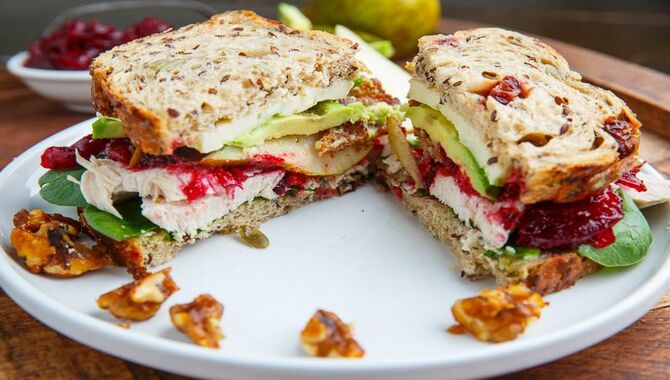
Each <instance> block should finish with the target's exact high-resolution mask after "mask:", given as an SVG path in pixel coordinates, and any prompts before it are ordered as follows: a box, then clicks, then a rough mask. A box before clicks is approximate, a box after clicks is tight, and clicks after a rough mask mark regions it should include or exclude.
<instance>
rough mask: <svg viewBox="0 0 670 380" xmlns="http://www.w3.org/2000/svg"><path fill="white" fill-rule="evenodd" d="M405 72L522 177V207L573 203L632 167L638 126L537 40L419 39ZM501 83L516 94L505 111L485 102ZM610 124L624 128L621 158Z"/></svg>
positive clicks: (468, 34)
mask: <svg viewBox="0 0 670 380" xmlns="http://www.w3.org/2000/svg"><path fill="white" fill-rule="evenodd" d="M407 67H408V69H410V70H411V71H413V72H414V73H415V78H418V79H419V80H421V81H422V82H423V83H424V84H427V85H428V86H429V87H431V88H433V89H437V91H438V92H440V93H441V94H442V96H441V98H440V103H441V104H445V103H446V104H447V105H448V106H450V107H452V108H453V109H455V111H456V112H458V114H459V115H461V116H462V117H463V118H464V119H465V120H466V121H467V122H468V123H469V124H470V126H471V127H472V128H475V129H478V131H479V132H480V133H481V134H482V135H483V136H484V139H485V143H486V144H488V147H489V149H490V151H491V155H492V157H495V159H494V160H493V162H494V163H495V161H497V162H498V163H500V164H502V165H504V166H505V167H512V168H516V169H519V170H521V173H522V175H523V178H524V180H525V183H526V187H525V191H523V193H522V194H521V200H522V201H523V202H524V203H535V202H538V201H542V200H553V201H558V202H569V201H572V200H574V199H575V198H577V197H579V196H580V195H583V194H584V193H585V192H589V191H593V190H597V189H600V188H603V187H604V186H606V185H607V184H609V183H610V182H612V181H614V180H616V179H618V178H619V177H620V176H621V174H622V173H623V172H625V171H627V170H629V169H630V168H631V167H632V166H634V165H635V163H636V155H637V150H638V144H639V131H638V128H639V127H640V122H639V121H638V120H637V119H636V118H635V116H634V114H633V112H632V111H631V110H630V109H629V108H628V107H627V106H626V104H624V102H623V101H622V100H621V99H619V98H617V97H616V96H615V95H614V94H613V93H611V92H610V91H607V90H604V89H601V88H599V87H596V86H593V85H590V84H588V83H584V82H582V81H581V76H580V75H579V74H578V73H576V72H574V71H571V70H570V67H569V66H568V63H567V61H566V60H565V59H564V58H563V57H562V56H561V55H560V54H558V53H557V52H556V51H555V50H554V49H552V48H551V47H550V46H548V45H546V44H544V43H543V42H541V41H540V40H538V39H536V38H531V37H527V36H524V35H522V34H519V33H515V32H511V31H506V30H502V29H496V28H483V29H473V30H466V31H460V32H456V33H455V34H453V35H449V36H445V35H434V36H426V37H422V38H421V39H420V40H419V53H418V55H417V56H416V57H415V58H414V60H413V61H412V62H411V63H409V64H408V65H407ZM507 76H511V77H514V78H515V79H517V80H518V81H519V82H520V83H521V85H522V88H523V91H522V95H521V96H519V97H517V98H515V99H514V100H512V101H511V102H509V104H507V105H505V104H502V103H501V102H499V101H496V100H495V99H494V97H492V96H487V95H489V91H490V90H491V89H492V88H493V87H494V86H495V85H496V84H497V83H499V81H501V80H503V78H505V77H507ZM524 96H525V97H524ZM608 118H613V119H615V120H620V121H623V122H625V123H623V124H625V126H626V128H625V129H626V131H625V132H626V136H627V137H628V141H627V142H626V144H628V149H627V151H626V152H625V153H624V154H622V153H621V149H620V147H619V144H618V143H617V140H616V139H615V138H614V137H613V136H612V135H611V134H610V133H608V132H607V131H606V130H605V129H604V125H605V122H606V120H607V119H608ZM623 124H622V125H623Z"/></svg>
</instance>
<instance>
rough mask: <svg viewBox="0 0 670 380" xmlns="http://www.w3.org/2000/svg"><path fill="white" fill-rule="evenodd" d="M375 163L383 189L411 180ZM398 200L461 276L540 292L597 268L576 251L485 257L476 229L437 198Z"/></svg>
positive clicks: (550, 290) (554, 289)
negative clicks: (490, 279) (454, 262)
mask: <svg viewBox="0 0 670 380" xmlns="http://www.w3.org/2000/svg"><path fill="white" fill-rule="evenodd" d="M377 166H378V170H377V173H376V177H377V180H378V181H379V183H380V184H381V185H382V186H383V188H393V187H394V186H397V184H398V183H403V182H407V181H411V178H410V177H409V174H408V173H407V172H406V171H405V170H404V169H400V170H399V171H397V172H391V171H390V170H389V169H388V166H387V165H386V164H385V163H384V161H383V160H379V161H378V162H377ZM400 201H401V203H402V205H403V206H404V207H405V209H407V210H408V211H409V212H411V213H412V214H413V215H414V216H416V218H417V219H418V220H419V222H421V224H423V225H424V226H425V227H426V228H427V229H428V231H430V233H431V234H432V235H433V237H434V238H435V239H437V240H439V241H441V242H442V243H444V244H446V245H447V246H448V247H449V248H450V249H451V252H452V253H453V254H454V256H456V258H457V259H458V262H459V265H460V270H461V273H460V274H461V277H463V278H467V279H469V280H476V279H479V278H481V277H485V276H489V275H492V276H494V277H495V279H496V282H497V283H498V284H499V285H507V284H517V283H524V284H526V285H527V286H528V287H530V288H531V289H533V290H535V291H537V292H539V293H541V294H549V293H554V292H558V291H560V290H563V289H566V288H569V287H571V286H573V285H574V284H575V283H576V282H577V280H579V279H580V278H582V277H584V276H586V275H587V274H589V273H591V272H594V271H596V270H598V269H599V268H600V266H599V265H598V264H596V263H594V262H593V261H591V260H589V259H587V258H586V257H584V256H581V255H579V254H577V253H576V252H562V253H543V254H542V255H540V257H538V258H537V259H533V260H514V261H511V260H510V261H508V262H505V263H503V262H502V261H501V260H500V259H498V260H496V259H493V258H491V257H488V256H486V249H485V248H484V247H483V246H482V245H481V244H480V243H479V242H478V237H477V234H476V230H474V229H473V228H471V227H469V226H466V225H465V224H464V223H463V222H461V220H460V219H459V218H458V217H457V216H456V214H455V213H454V212H453V211H452V210H451V209H450V208H449V207H448V206H446V205H444V204H443V203H441V202H440V201H439V200H437V199H435V198H434V197H432V196H430V195H426V196H421V195H419V194H418V193H414V194H407V193H404V194H403V196H402V199H401V200H400ZM466 247H467V248H466Z"/></svg>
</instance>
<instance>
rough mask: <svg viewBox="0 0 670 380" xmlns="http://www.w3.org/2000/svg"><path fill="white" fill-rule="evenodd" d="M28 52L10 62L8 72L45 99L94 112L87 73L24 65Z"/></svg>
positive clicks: (18, 55)
mask: <svg viewBox="0 0 670 380" xmlns="http://www.w3.org/2000/svg"><path fill="white" fill-rule="evenodd" d="M27 58H28V53H27V52H25V51H23V52H20V53H18V54H16V55H14V56H13V57H12V58H10V59H9V61H8V62H7V69H8V70H9V72H10V73H12V74H13V75H15V76H17V77H19V78H21V80H22V81H23V83H25V84H26V86H28V87H30V88H31V89H32V90H33V91H35V92H36V93H38V94H40V95H42V96H44V97H45V98H48V99H52V100H56V101H58V102H61V103H63V104H65V106H66V107H67V108H69V109H71V110H73V111H77V112H85V113H93V106H92V104H91V76H90V74H89V73H88V71H87V70H76V71H72V70H47V69H33V68H30V67H25V66H23V63H24V62H25V61H26V59H27Z"/></svg>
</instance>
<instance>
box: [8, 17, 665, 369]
mask: <svg viewBox="0 0 670 380" xmlns="http://www.w3.org/2000/svg"><path fill="white" fill-rule="evenodd" d="M459 26H460V25H459ZM451 27H454V25H453V24H452V26H451ZM571 53H573V54H576V53H579V51H571ZM661 75H662V74H661ZM666 80H667V78H666ZM665 95H666V96H670V93H667V94H665ZM665 106H670V103H669V104H665ZM638 112H641V111H639V110H638ZM89 116H90V115H83V114H77V113H73V112H70V111H67V110H66V109H65V108H63V107H62V106H60V105H59V104H56V103H53V102H50V101H47V100H44V99H42V98H40V97H38V96H36V95H35V94H34V93H32V92H31V91H30V90H28V89H27V88H25V87H24V86H23V85H22V84H21V83H20V82H19V81H18V80H16V79H14V78H13V77H11V76H10V75H9V74H8V73H7V72H6V71H5V70H4V69H3V68H0V167H4V166H6V165H7V164H8V163H9V162H10V161H11V160H12V158H13V157H15V156H17V155H19V154H20V153H21V152H23V151H24V150H25V149H27V148H28V147H30V146H31V145H33V144H35V143H37V142H38V141H40V140H42V139H44V138H45V137H47V136H49V135H51V134H54V133H56V132H58V131H59V130H61V129H63V128H65V127H67V126H70V125H72V124H74V123H76V122H79V121H82V120H84V119H86V118H88V117H89ZM659 131H660V132H663V131H662V130H659ZM640 153H641V156H642V157H643V158H645V159H647V160H648V161H649V162H650V163H652V164H653V165H654V166H656V167H657V168H658V169H659V170H661V171H662V172H664V173H665V174H666V175H668V174H670V142H668V141H667V140H665V139H664V138H663V137H661V136H660V135H657V134H655V133H653V132H650V131H645V132H644V134H643V139H642V148H641V152H640ZM669 326H670V294H668V295H666V297H665V299H664V300H662V301H661V302H660V303H659V304H657V305H656V306H655V307H654V308H653V309H652V310H650V311H649V313H647V314H646V315H645V316H644V317H643V318H642V319H641V320H640V321H638V322H636V323H635V324H633V325H632V326H631V327H629V328H627V329H626V330H624V331H623V332H621V333H619V334H617V335H616V336H613V337H611V338H609V339H607V340H606V341H604V342H602V343H600V344H597V345H595V346H593V347H591V348H588V349H586V350H584V351H581V352H579V353H576V354H574V355H571V356H569V357H566V358H564V359H561V360H558V361H555V362H553V363H550V364H546V365H543V366H539V367H536V368H532V369H529V370H525V371H522V372H519V373H515V374H511V375H508V376H506V377H504V378H509V379H536V378H561V379H562V378H606V377H615V378H664V377H665V378H667V377H670V329H668V327H669ZM0 337H1V339H0V378H3V379H4V378H9V379H14V378H15V379H24V378H31V379H38V378H39V379H56V378H58V379H60V378H63V379H71V378H80V379H89V378H91V379H99V378H114V379H117V378H118V379H182V378H183V377H181V376H177V375H172V374H168V373H165V372H162V371H158V370H155V369H151V368H148V367H144V366H142V365H138V364H134V363H132V362H128V361H124V360H121V359H117V358H115V357H112V356H110V355H107V354H104V353H101V352H99V351H96V350H93V349H91V348H89V347H87V346H84V345H82V344H79V343H77V342H75V341H73V340H71V339H68V338H66V337H64V336H62V335H60V334H59V333H57V332H55V331H54V330H51V329H50V328H48V327H46V326H44V325H43V324H41V323H40V322H38V321H37V320H35V319H34V318H33V317H31V316H30V315H28V314H27V313H26V312H24V311H23V310H22V309H21V308H19V307H18V306H17V305H16V304H15V303H14V302H13V301H12V300H11V299H9V298H8V297H7V295H6V294H5V293H4V292H2V291H1V290H0Z"/></svg>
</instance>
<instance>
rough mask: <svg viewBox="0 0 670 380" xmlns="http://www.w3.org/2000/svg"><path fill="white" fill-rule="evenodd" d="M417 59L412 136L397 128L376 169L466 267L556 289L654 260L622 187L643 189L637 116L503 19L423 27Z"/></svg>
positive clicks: (467, 271) (468, 272)
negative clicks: (482, 25) (502, 25)
mask: <svg viewBox="0 0 670 380" xmlns="http://www.w3.org/2000/svg"><path fill="white" fill-rule="evenodd" d="M407 67H408V69H409V70H410V71H412V72H413V73H414V77H413V79H412V80H411V86H410V91H409V94H408V98H409V99H410V101H409V104H408V105H407V107H406V116H407V117H408V118H409V119H411V121H412V124H413V127H414V129H413V133H407V131H405V130H401V129H400V128H399V127H397V126H396V125H392V126H389V131H388V138H389V139H390V145H389V147H390V148H391V149H386V150H385V152H384V153H383V154H382V159H381V161H380V163H381V165H380V166H381V168H382V169H381V171H380V172H379V174H378V176H379V177H380V179H381V180H382V182H384V183H385V184H386V185H387V186H388V187H389V188H390V189H391V190H392V191H393V192H394V193H395V194H396V196H397V197H398V198H400V199H401V200H402V202H403V204H404V205H405V206H406V207H407V208H409V209H410V210H411V211H412V212H413V213H414V214H416V215H417V217H418V218H419V220H420V221H421V222H422V223H423V224H425V225H426V226H427V227H428V229H429V230H430V231H431V232H432V233H433V234H434V235H435V236H436V237H437V238H439V239H440V240H442V241H444V242H446V243H448V244H449V245H450V246H451V248H452V250H453V251H454V253H455V254H456V256H458V258H459V261H460V264H461V266H462V273H461V274H462V276H464V277H468V278H477V277H479V276H482V275H487V274H493V275H495V276H496V278H497V280H498V281H499V282H500V283H514V282H525V283H526V284H527V285H529V286H530V287H531V288H533V289H535V290H537V291H540V292H542V293H550V292H553V291H558V290H561V289H563V288H565V287H568V286H571V285H573V284H574V283H575V281H576V280H577V279H579V278H580V277H582V276H584V275H585V274H587V273H589V272H591V271H593V270H596V269H597V268H599V267H600V266H626V265H631V264H635V263H637V262H638V261H640V260H641V259H642V258H643V257H644V255H645V254H646V252H647V250H648V248H649V246H650V244H651V232H650V230H649V226H648V224H647V222H646V220H645V219H644V217H643V216H642V214H641V213H640V211H639V210H638V208H637V207H636V205H635V204H634V203H633V202H632V201H631V199H630V197H629V196H628V195H627V194H626V192H625V191H624V190H626V189H634V190H637V191H644V190H645V186H644V184H643V183H642V182H641V181H639V180H638V179H637V178H636V172H637V170H639V166H640V162H639V161H638V159H637V151H638V144H639V132H638V128H639V127H640V123H639V121H638V120H637V119H636V118H635V116H634V114H633V113H632V111H631V110H630V109H629V108H628V107H627V106H626V105H625V104H624V103H623V102H622V101H621V100H620V99H619V98H617V97H616V96H615V95H614V94H612V93H611V92H609V91H606V90H603V89H600V88H598V87H595V86H593V85H590V84H587V83H584V82H582V81H581V77H580V76H579V74H577V73H575V72H573V71H571V70H570V68H569V67H568V63H567V62H566V61H565V59H564V58H563V57H562V56H560V55H559V54H558V53H557V52H556V51H554V50H553V49H552V48H551V47H549V46H547V45H546V44H544V43H542V42H540V41H539V40H537V39H534V38H529V37H526V36H523V35H521V34H518V33H514V32H509V31H505V30H501V29H475V30H470V31H463V32H457V33H456V34H454V35H450V36H444V35H436V36H427V37H423V38H421V39H420V41H419V53H418V55H417V56H416V57H415V58H414V60H413V61H412V62H411V63H409V64H408V66H407ZM391 152H393V153H391Z"/></svg>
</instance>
